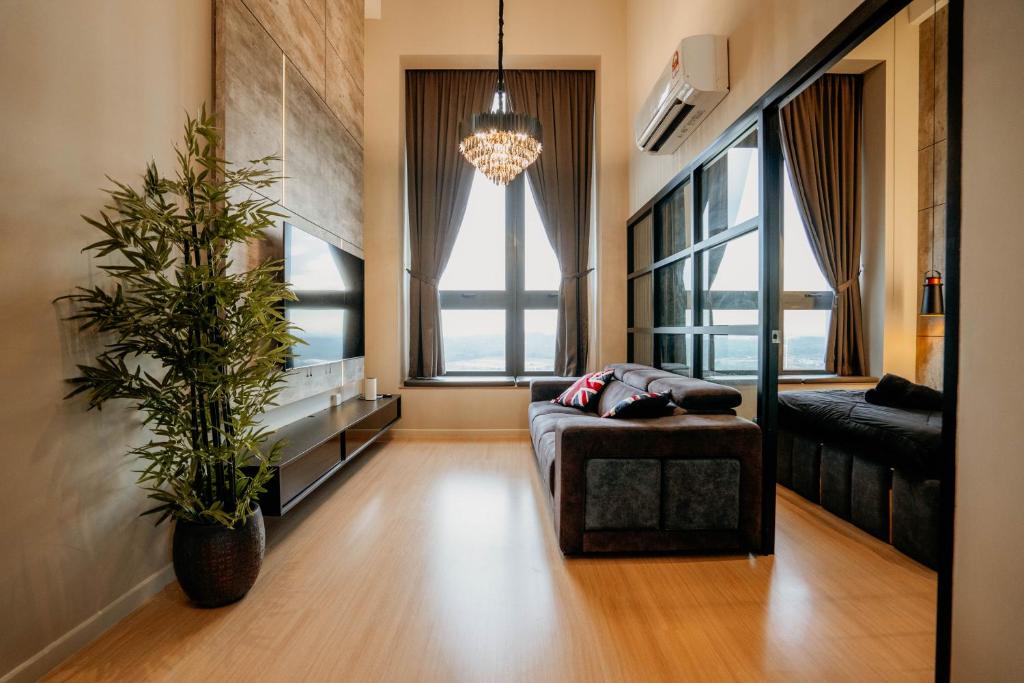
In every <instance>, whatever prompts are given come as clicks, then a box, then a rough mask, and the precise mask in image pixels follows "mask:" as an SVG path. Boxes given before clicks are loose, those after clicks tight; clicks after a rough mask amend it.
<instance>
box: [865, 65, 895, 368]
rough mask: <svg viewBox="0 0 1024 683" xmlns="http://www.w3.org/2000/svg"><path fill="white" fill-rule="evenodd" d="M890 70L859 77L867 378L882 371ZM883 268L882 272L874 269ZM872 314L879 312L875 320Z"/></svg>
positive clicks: (888, 226)
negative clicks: (862, 97)
mask: <svg viewBox="0 0 1024 683" xmlns="http://www.w3.org/2000/svg"><path fill="white" fill-rule="evenodd" d="M891 73H892V68H891V65H890V64H887V63H886V62H885V61H882V62H881V63H879V64H876V65H875V66H873V67H871V68H870V69H868V70H867V71H865V72H864V76H863V83H864V100H863V102H864V105H863V115H864V119H863V122H864V123H863V134H864V138H863V139H864V154H863V155H862V166H861V188H862V190H861V213H860V215H861V256H860V258H861V262H862V263H863V264H864V272H863V273H862V274H861V285H860V292H861V303H862V305H863V307H864V338H865V341H866V342H867V345H868V374H869V375H871V374H875V375H877V374H879V373H881V372H882V368H883V367H884V366H885V363H884V358H885V307H886V291H887V290H888V286H887V284H888V283H887V282H886V277H885V268H884V264H885V257H886V253H887V252H886V244H887V243H889V242H891V238H892V236H891V235H890V234H887V232H891V227H892V222H891V221H890V220H887V217H888V216H889V215H890V212H889V207H890V206H892V202H891V201H890V195H891V192H889V187H888V186H887V185H886V183H887V181H891V180H892V179H891V178H889V177H888V174H887V173H886V169H887V168H891V163H888V162H890V161H891V152H890V149H889V145H888V143H889V140H890V137H889V135H888V131H889V130H890V128H891V126H890V121H889V117H890V109H891V102H892V96H893V93H892V88H890V85H891V81H892V78H891ZM877 264H883V267H881V268H879V267H877ZM876 312H879V313H878V314H877V315H876Z"/></svg>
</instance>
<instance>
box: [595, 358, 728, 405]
mask: <svg viewBox="0 0 1024 683" xmlns="http://www.w3.org/2000/svg"><path fill="white" fill-rule="evenodd" d="M608 367H609V368H610V369H612V370H614V371H615V379H616V380H618V381H619V382H621V383H622V384H623V385H625V386H621V387H616V386H615V384H617V383H616V382H612V383H611V384H610V385H609V386H608V387H607V388H606V389H605V390H604V391H603V392H602V393H601V399H600V401H599V403H598V410H600V411H602V412H604V411H606V410H607V409H609V408H611V406H613V405H615V403H616V402H617V401H618V400H621V399H622V398H625V397H626V396H629V395H630V394H633V393H636V391H651V392H656V393H663V392H666V391H668V392H671V394H672V402H673V403H675V404H676V405H677V406H679V407H680V408H683V409H685V410H688V411H691V412H707V413H713V412H732V409H733V408H735V407H736V406H738V405H739V404H740V403H742V402H743V396H742V395H741V394H740V392H739V391H738V390H736V389H735V388H733V387H727V386H725V385H723V384H715V383H713V382H705V381H704V380H702V379H693V378H692V377H682V376H680V375H676V374H673V373H671V372H666V371H665V370H658V369H656V368H652V367H650V366H648V365H640V364H638V363H616V364H614V365H609V366H608ZM621 394H625V396H622V395H621ZM606 396H607V400H606ZM606 404H608V405H607V408H606V407H605V405H606Z"/></svg>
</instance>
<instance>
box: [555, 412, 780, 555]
mask: <svg viewBox="0 0 1024 683" xmlns="http://www.w3.org/2000/svg"><path fill="white" fill-rule="evenodd" d="M595 458H608V459H618V460H628V459H634V458H642V459H659V460H664V459H672V460H714V459H730V460H738V461H739V463H740V489H741V491H740V500H741V511H740V516H741V519H740V533H741V534H742V535H743V537H744V538H745V542H746V543H747V544H748V545H749V547H754V546H755V545H756V543H757V539H758V536H759V534H760V517H761V509H760V508H761V430H760V428H759V427H758V426H757V425H756V424H754V423H753V422H750V421H749V420H745V419H743V418H739V417H735V416H731V415H676V416H670V417H664V418H656V419H649V420H629V421H626V420H623V421H618V420H611V419H609V420H594V419H592V418H590V419H588V418H576V417H566V418H563V419H561V420H559V422H558V426H557V427H556V432H555V486H554V489H555V492H554V508H555V518H556V525H557V534H558V542H559V546H560V547H561V548H562V551H563V552H565V553H567V554H572V553H578V552H582V550H583V536H584V532H585V518H584V515H585V509H586V501H585V499H586V489H587V483H586V470H587V461H589V460H592V459H595Z"/></svg>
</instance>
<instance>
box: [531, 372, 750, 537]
mask: <svg viewBox="0 0 1024 683" xmlns="http://www.w3.org/2000/svg"><path fill="white" fill-rule="evenodd" d="M609 368H610V369H612V370H613V371H614V376H613V378H612V379H611V380H610V381H609V382H608V384H607V386H606V387H605V388H604V389H603V391H602V392H601V393H600V394H599V396H598V399H597V400H598V405H597V406H596V412H595V411H584V410H580V409H578V408H571V407H567V406H564V405H559V404H555V403H552V402H551V400H552V399H553V398H555V397H557V396H558V395H559V394H560V393H561V392H562V391H564V390H565V389H566V388H568V387H569V386H571V385H572V383H573V382H574V379H571V378H541V379H534V380H533V381H532V383H531V389H530V391H531V401H532V402H531V404H530V407H529V419H530V433H531V437H532V439H533V447H534V453H535V455H536V458H537V464H538V466H539V469H540V474H541V480H542V482H543V485H544V487H545V489H546V493H547V494H548V502H549V504H550V506H551V509H552V512H553V516H554V523H555V529H556V533H557V536H558V544H559V547H560V548H561V549H562V552H563V553H565V554H579V553H602V552H683V551H693V552H726V551H756V549H757V548H758V546H759V544H760V538H761V485H762V484H761V431H760V429H759V428H758V426H757V425H756V424H754V423H753V422H750V421H749V420H746V419H744V418H741V417H737V416H736V414H735V410H734V409H735V408H736V406H738V405H739V404H740V401H741V396H740V394H739V392H738V391H736V390H735V389H733V388H731V387H726V386H722V385H719V384H713V383H711V382H705V381H702V380H697V379H690V378H687V377H680V376H679V375H675V374H672V373H669V372H665V371H662V370H657V369H654V368H651V367H647V366H644V365H636V364H618V365H612V366H609ZM642 391H650V392H656V393H663V392H671V397H672V402H673V403H674V404H675V405H676V406H677V408H676V409H675V410H674V411H673V414H670V415H665V416H662V417H646V418H632V419H614V418H608V417H600V415H602V414H604V413H606V412H607V411H608V410H609V409H610V408H611V407H612V406H614V405H615V404H616V403H617V402H619V401H620V400H622V399H624V398H628V397H629V396H631V395H633V394H636V393H637V392H642Z"/></svg>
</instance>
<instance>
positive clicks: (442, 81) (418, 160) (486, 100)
mask: <svg viewBox="0 0 1024 683" xmlns="http://www.w3.org/2000/svg"><path fill="white" fill-rule="evenodd" d="M494 82H495V75H494V73H493V72H490V71H411V70H410V71H407V72H406V78H405V116H406V118H405V145H406V154H407V177H408V195H409V196H408V201H407V204H408V209H409V247H410V255H411V259H410V264H411V267H410V268H409V375H410V376H411V377H434V376H437V375H441V374H443V373H444V348H443V344H442V341H441V302H440V296H439V294H438V289H437V285H438V280H439V279H440V277H441V274H442V273H443V272H444V269H445V266H446V265H448V259H449V257H450V256H451V253H452V248H453V247H454V246H455V238H456V237H457V236H458V233H459V226H460V225H461V224H462V218H463V216H464V215H465V213H466V204H467V202H468V201H469V191H470V188H471V187H472V184H473V174H474V172H475V171H474V169H473V166H472V165H471V164H470V163H469V162H467V161H466V160H465V159H464V158H463V157H462V155H461V154H460V153H459V140H460V136H459V124H460V122H461V121H463V120H464V119H466V118H467V117H469V115H470V114H472V113H474V112H477V111H482V110H484V109H489V108H490V103H491V96H492V95H493V93H494Z"/></svg>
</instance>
